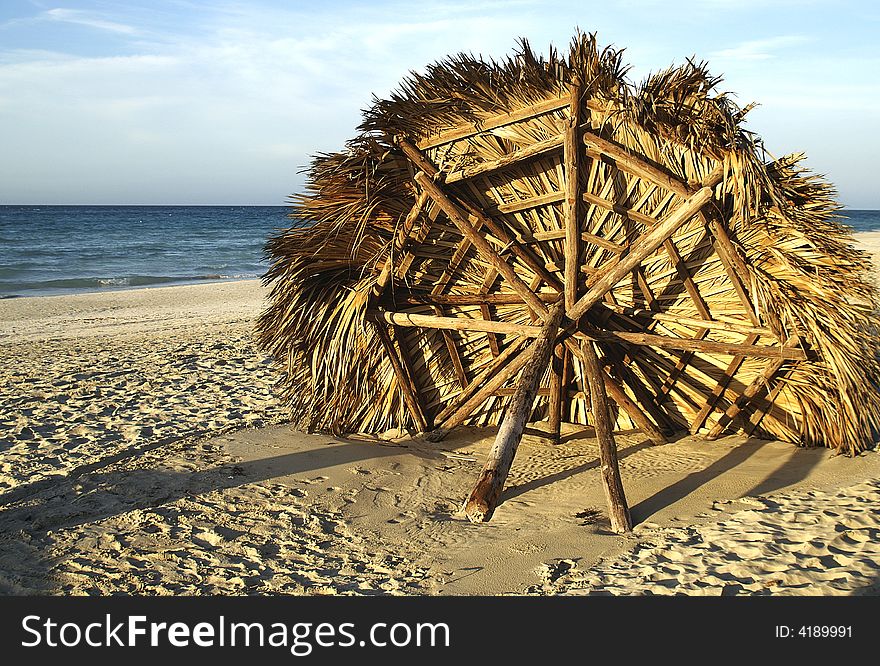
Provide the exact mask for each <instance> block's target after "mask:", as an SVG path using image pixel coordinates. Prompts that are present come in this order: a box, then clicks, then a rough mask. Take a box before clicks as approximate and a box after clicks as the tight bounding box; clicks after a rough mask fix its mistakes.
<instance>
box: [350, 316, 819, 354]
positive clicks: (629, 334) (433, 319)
mask: <svg viewBox="0 0 880 666" xmlns="http://www.w3.org/2000/svg"><path fill="white" fill-rule="evenodd" d="M366 317H367V319H368V320H370V321H379V322H385V323H387V324H393V325H395V326H404V327H420V328H436V329H447V330H454V331H479V332H483V333H499V334H502V335H518V336H522V337H526V338H536V337H538V336H539V335H540V334H541V327H540V326H530V325H528V324H515V323H512V322H506V321H486V320H484V319H472V318H470V317H438V316H436V315H422V314H415V313H409V312H387V311H384V310H368V311H367V314H366ZM575 335H576V337H578V338H580V339H583V340H593V341H598V342H626V343H628V344H635V345H645V346H649V347H659V348H661V349H674V350H677V351H690V352H701V353H704V354H715V355H719V354H720V355H726V356H737V355H742V356H747V357H754V358H779V359H783V360H794V361H803V360H805V359H806V358H807V355H806V353H805V352H804V350H803V349H801V348H800V347H792V346H780V347H768V346H763V345H754V344H739V343H735V342H716V341H713V340H696V339H694V338H677V337H673V336H670V335H654V334H652V333H637V332H634V331H600V330H595V329H582V330H578V331H577V332H576V333H575Z"/></svg>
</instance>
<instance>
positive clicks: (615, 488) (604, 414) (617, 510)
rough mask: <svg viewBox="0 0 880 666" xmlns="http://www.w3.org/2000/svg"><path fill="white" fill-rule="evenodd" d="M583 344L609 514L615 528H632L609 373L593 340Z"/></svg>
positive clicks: (621, 530) (626, 529)
mask: <svg viewBox="0 0 880 666" xmlns="http://www.w3.org/2000/svg"><path fill="white" fill-rule="evenodd" d="M581 347H582V352H583V353H582V354H581V358H583V360H584V371H585V373H586V375H587V382H588V384H589V386H590V402H591V411H592V412H593V427H594V428H595V429H596V439H597V440H598V443H599V464H600V465H601V467H602V486H603V487H604V488H605V498H606V499H607V500H608V516H609V517H610V518H611V529H612V530H614V531H615V532H618V533H622V532H629V531H630V530H632V518H631V517H630V513H629V507H628V506H627V503H626V495H624V492H623V482H622V481H621V480H620V467H619V465H618V463H617V445H616V444H615V442H614V435H613V434H612V428H611V420H610V419H609V417H608V400H607V398H606V396H605V381H604V378H605V372H604V371H603V370H602V368H600V367H599V359H598V358H597V357H596V350H595V349H593V343H592V342H586V343H584V344H583V345H581Z"/></svg>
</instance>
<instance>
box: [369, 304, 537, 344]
mask: <svg viewBox="0 0 880 666" xmlns="http://www.w3.org/2000/svg"><path fill="white" fill-rule="evenodd" d="M366 318H367V319H368V320H370V321H379V322H385V323H386V324H394V325H395V326H405V327H410V328H412V327H416V328H436V329H446V330H451V331H479V332H482V333H500V334H503V335H521V336H523V337H526V338H537V337H538V336H539V335H540V334H541V327H540V326H529V325H527V324H513V323H510V322H506V321H491V320H490V321H486V320H485V319H471V318H470V317H438V316H437V315H422V314H415V313H409V312H387V311H384V310H368V311H367V314H366Z"/></svg>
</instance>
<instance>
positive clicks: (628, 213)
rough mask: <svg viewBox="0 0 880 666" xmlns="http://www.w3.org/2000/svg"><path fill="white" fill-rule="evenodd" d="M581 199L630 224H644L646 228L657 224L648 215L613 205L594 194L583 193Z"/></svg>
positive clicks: (611, 202)
mask: <svg viewBox="0 0 880 666" xmlns="http://www.w3.org/2000/svg"><path fill="white" fill-rule="evenodd" d="M581 198H582V199H583V200H584V201H586V202H587V203H591V204H593V205H594V206H598V207H599V208H604V209H605V210H610V211H612V212H614V213H617V214H618V215H620V216H622V217H625V218H626V219H628V220H631V221H632V222H638V223H640V224H644V225H645V226H647V227H653V226H655V225H656V224H657V220H656V219H655V218H653V217H651V216H650V215H645V214H644V213H640V212H638V211H637V210H632V209H630V208H626V207H625V206H621V205H620V204H618V203H614V202H613V201H608V199H603V198H602V197H599V196H596V195H595V194H590V193H589V192H585V193H584V194H582V195H581Z"/></svg>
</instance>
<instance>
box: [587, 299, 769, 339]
mask: <svg viewBox="0 0 880 666" xmlns="http://www.w3.org/2000/svg"><path fill="white" fill-rule="evenodd" d="M603 307H607V308H610V309H612V310H614V312H615V313H619V314H623V315H627V316H629V317H645V318H650V319H656V320H657V321H664V322H670V323H675V324H682V325H684V326H691V327H696V328H708V329H710V330H719V331H728V332H731V333H745V334H753V333H754V334H756V335H773V331H771V330H770V329H769V328H767V327H765V326H749V325H747V324H745V323H743V324H733V323H731V322H727V321H717V320H715V319H712V320H709V321H707V320H705V319H697V318H695V317H686V316H684V315H677V314H668V313H664V312H655V311H653V310H644V309H641V308H631V307H626V306H611V305H603Z"/></svg>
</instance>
